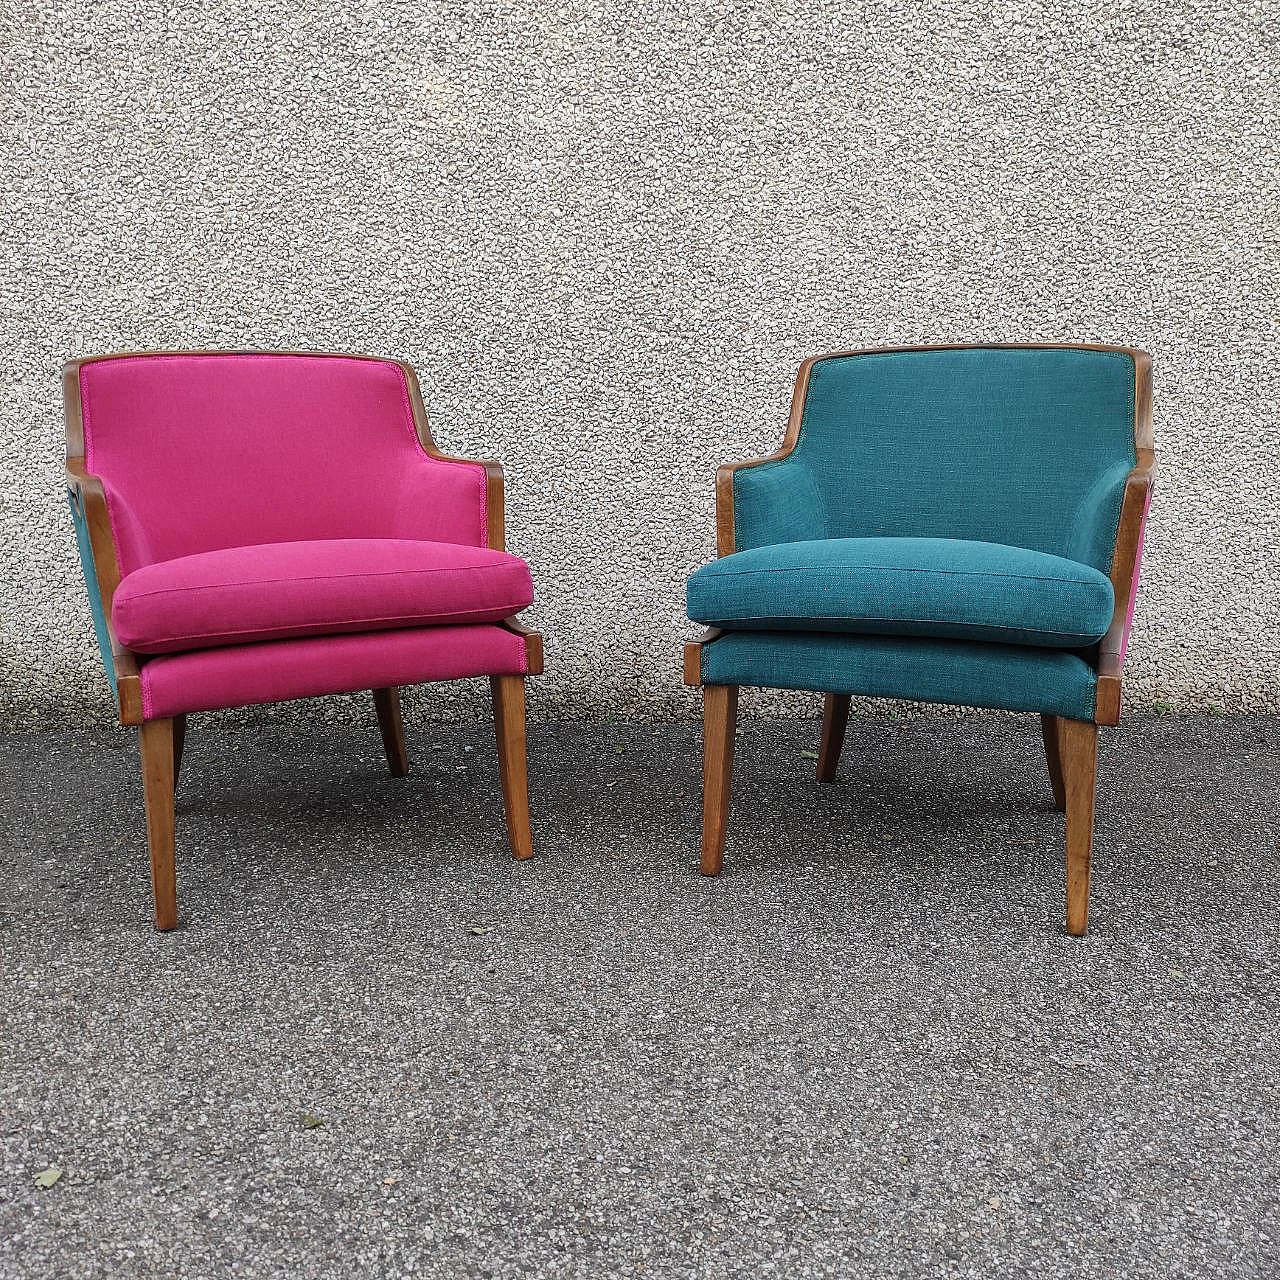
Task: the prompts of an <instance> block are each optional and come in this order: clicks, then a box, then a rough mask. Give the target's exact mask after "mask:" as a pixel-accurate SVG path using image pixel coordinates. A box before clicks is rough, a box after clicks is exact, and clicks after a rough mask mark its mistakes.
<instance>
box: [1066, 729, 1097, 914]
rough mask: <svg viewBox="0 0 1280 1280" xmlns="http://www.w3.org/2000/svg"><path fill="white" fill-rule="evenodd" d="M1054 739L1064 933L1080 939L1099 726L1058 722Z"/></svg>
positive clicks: (1085, 905)
mask: <svg viewBox="0 0 1280 1280" xmlns="http://www.w3.org/2000/svg"><path fill="white" fill-rule="evenodd" d="M1057 739H1058V752H1059V756H1060V758H1061V761H1062V780H1063V790H1064V792H1065V799H1066V810H1067V932H1068V933H1070V934H1074V935H1075V936H1076V937H1080V936H1082V935H1083V934H1084V933H1085V932H1086V931H1087V930H1088V928H1089V868H1090V864H1091V862H1092V859H1093V800H1094V793H1095V791H1096V788H1097V778H1098V726H1097V725H1096V724H1093V723H1092V722H1090V721H1086V720H1064V719H1062V718H1059V719H1058V733H1057Z"/></svg>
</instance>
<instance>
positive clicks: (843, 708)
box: [818, 693, 850, 782]
mask: <svg viewBox="0 0 1280 1280" xmlns="http://www.w3.org/2000/svg"><path fill="white" fill-rule="evenodd" d="M849 701H850V699H849V695H848V694H847V693H829V694H827V696H826V700H825V702H824V703H823V707H822V745H821V746H820V747H819V748H818V781H819V782H834V781H835V780H836V770H837V769H838V768H839V767H840V752H841V751H843V750H844V735H845V729H846V728H847V727H848V724H849Z"/></svg>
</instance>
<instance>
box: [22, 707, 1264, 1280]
mask: <svg viewBox="0 0 1280 1280" xmlns="http://www.w3.org/2000/svg"><path fill="white" fill-rule="evenodd" d="M410 738H411V750H412V753H413V757H414V768H413V771H412V772H411V773H410V775H409V777H408V778H405V779H401V780H396V779H392V778H389V777H388V776H387V775H386V773H385V769H384V767H383V763H382V759H381V752H380V745H379V741H378V736H377V732H376V729H375V728H374V726H373V724H372V713H370V724H369V725H368V726H367V727H365V728H364V729H362V728H360V727H359V726H355V725H346V726H336V727H335V726H333V725H330V724H321V723H316V724H302V725H284V724H271V725H265V726H259V727H253V726H249V727H244V726H241V727H235V726H231V725H228V724H227V723H226V722H224V721H221V720H220V719H219V718H218V717H216V716H202V717H194V718H193V720H192V723H191V726H190V731H189V734H188V741H187V758H186V763H185V765H184V773H183V779H182V786H181V791H180V795H179V801H178V829H179V834H178V841H179V846H178V847H179V854H178V856H179V893H180V908H181V911H182V919H183V925H182V927H181V928H180V929H179V930H178V931H177V932H175V933H173V934H169V935H159V934H156V933H155V932H153V930H152V929H151V927H150V918H151V917H150V900H149V883H148V878H147V870H146V852H145V847H146V846H145V838H144V829H143V819H142V807H141V796H140V785H139V782H138V770H137V756H136V749H135V746H134V742H133V738H132V735H131V734H129V733H126V732H123V731H119V730H112V729H101V730H87V731H84V730H81V731H63V732H44V733H30V734H11V735H8V736H6V737H4V738H3V739H0V752H2V753H3V757H4V759H5V761H6V766H7V767H6V769H5V781H4V787H5V792H6V794H5V802H6V803H5V812H6V814H7V818H6V821H5V823H4V839H5V843H6V846H7V847H6V848H5V850H4V857H3V863H2V869H0V913H2V914H0V959H2V961H3V986H2V987H0V1275H3V1276H5V1277H24V1278H25V1277H42V1278H53V1277H57V1278H61V1277H111V1278H112V1280H116V1278H118V1277H143V1276H146V1277H151V1276H156V1277H159V1276H164V1277H206V1276H207V1277H222V1276H245V1277H325V1278H326V1280H328V1278H329V1277H333V1278H335V1280H336V1278H337V1277H350V1276H366V1275H367V1276H379V1277H398V1276H408V1275H419V1276H441V1277H480V1276H495V1277H506V1276H547V1277H569V1276H572V1277H578V1276H582V1277H587V1276H591V1277H595V1276H615V1275H617V1276H632V1275H643V1276H672V1277H676V1276H680V1277H683V1276H707V1277H722V1276H723V1277H728V1276H734V1277H737V1276H743V1277H748V1276H750V1277H760V1276H775V1275H776V1276H787V1277H807V1276H831V1277H949V1276H966V1277H967V1276H973V1277H983V1278H984V1280H986V1278H988V1277H997V1276H1000V1277H1003V1276H1036V1277H1039V1276H1044V1277H1065V1276H1071V1277H1073V1278H1074V1277H1081V1278H1084V1277H1089V1278H1091V1277H1099V1278H1101V1277H1107V1278H1108V1280H1111V1278H1119V1277H1152V1278H1153V1280H1155V1278H1158V1280H1177V1278H1182V1277H1186V1278H1191V1277H1196V1278H1197V1280H1199V1278H1201V1277H1230V1278H1232V1280H1274V1277H1276V1276H1277V1275H1280V1017H1278V1016H1277V1015H1278V1014H1280V958H1278V957H1280V948H1278V946H1277V941H1278V939H1280V919H1278V916H1280V877H1278V875H1277V867H1278V865H1280V720H1277V719H1276V718H1228V717H1205V718H1184V717H1173V716H1163V717H1151V718H1141V717H1138V718H1132V719H1130V720H1129V721H1128V722H1127V723H1126V725H1125V726H1124V727H1122V728H1121V729H1119V730H1116V731H1109V732H1104V735H1103V739H1102V759H1101V767H1100V782H1099V787H1100V791H1099V805H1098V831H1097V838H1096V845H1095V878H1094V898H1093V902H1094V907H1093V915H1092V929H1091V932H1090V935H1089V936H1088V937H1087V938H1084V939H1072V938H1068V937H1067V936H1066V935H1065V934H1064V933H1063V931H1062V927H1061V915H1062V905H1063V887H1062V858H1061V838H1062V820H1061V815H1059V814H1057V813H1056V812H1055V811H1054V809H1053V807H1052V804H1051V801H1050V793H1049V787H1048V783H1047V779H1046V776H1045V772H1044V765H1043V759H1042V755H1041V744H1040V737H1039V728H1038V724H1037V722H1036V721H1035V719H1034V718H1033V717H1012V716H1011V717H1006V716H996V715H987V716H973V717H954V718H952V717H931V716H921V717H918V718H912V719H904V720H900V721H893V720H889V719H885V718H883V717H878V716H877V717H875V718H872V717H861V718H855V719H854V720H853V721H852V722H851V724H850V730H849V743H848V746H847V748H846V751H845V759H844V763H843V764H842V767H841V779H840V782H839V783H838V784H836V785H835V786H830V787H827V786H820V785H819V784H818V783H816V782H815V781H814V780H813V769H814V761H813V759H812V755H811V753H812V752H813V751H814V750H815V748H816V744H817V725H816V723H813V722H805V723H799V722H795V721H785V722H778V721H755V722H749V723H747V724H746V725H744V727H743V730H742V732H741V735H740V742H739V755H738V767H737V776H736V789H735V801H734V806H733V811H732V815H731V827H730V839H729V847H728V852H727V857H726V868H725V873H724V875H723V876H722V877H721V878H720V879H719V880H716V881H707V880H703V879H702V878H701V877H700V876H699V875H698V873H697V868H696V851H697V828H698V808H699V803H700V791H701V777H700V763H699V761H700V755H699V745H698V736H697V729H696V727H695V726H693V725H689V724H607V725H585V724H538V725H534V726H532V727H531V760H530V771H531V787H532V793H533V801H534V834H535V841H536V846H537V856H536V857H535V858H534V859H533V860H532V861H531V862H528V863H525V864H515V863H513V862H512V861H511V860H510V859H509V857H508V856H507V855H506V852H505V846H504V840H503V836H502V831H501V816H500V815H501V809H500V801H499V791H498V783H497V770H496V764H495V760H494V755H493V750H492V739H491V730H490V726H488V725H487V724H476V725H471V726H466V727H457V726H443V725H436V724H427V723H415V724H412V725H411V726H410ZM806 753H809V754H806ZM50 1169H57V1170H60V1171H61V1175H60V1177H59V1178H58V1180H57V1181H56V1182H54V1184H53V1185H51V1186H49V1187H47V1188H42V1187H40V1186H38V1185H37V1184H36V1179H37V1176H38V1175H40V1174H41V1173H42V1172H44V1171H46V1170H50ZM45 1180H46V1181H47V1180H48V1178H46V1179H45Z"/></svg>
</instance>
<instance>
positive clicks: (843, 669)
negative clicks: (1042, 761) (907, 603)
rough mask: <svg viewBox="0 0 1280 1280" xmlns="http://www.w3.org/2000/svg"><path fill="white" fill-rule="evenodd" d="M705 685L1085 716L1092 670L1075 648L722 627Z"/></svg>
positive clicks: (1090, 709) (1088, 716) (705, 656)
mask: <svg viewBox="0 0 1280 1280" xmlns="http://www.w3.org/2000/svg"><path fill="white" fill-rule="evenodd" d="M702 682H703V683H704V684H731V685H760V686H764V687H767V688H771V689H772V688H776V689H819V690H823V691H825V692H828V693H849V694H858V695H861V696H865V697H873V698H903V699H908V700H914V701H919V702H947V703H952V704H955V705H958V706H965V707H998V708H1001V709H1003V710H1005V711H1038V712H1042V713H1045V714H1048V715H1055V716H1066V717H1068V718H1069V719H1072V720H1092V719H1093V717H1094V710H1095V702H1096V687H1097V676H1096V674H1095V673H1094V671H1093V669H1092V667H1090V665H1089V664H1088V662H1086V661H1085V660H1084V659H1083V658H1082V657H1080V656H1079V655H1078V654H1074V653H1068V652H1066V651H1065V650H1060V649H1031V648H1024V647H1019V646H1015V645H1003V644H988V643H984V642H982V641H971V640H936V639H928V638H922V637H908V636H864V635H832V634H824V633H821V632H799V631H787V632H779V631H755V632H730V633H727V634H725V635H723V636H721V637H720V638H719V639H717V640H713V641H712V642H711V643H709V644H706V645H703V647H702Z"/></svg>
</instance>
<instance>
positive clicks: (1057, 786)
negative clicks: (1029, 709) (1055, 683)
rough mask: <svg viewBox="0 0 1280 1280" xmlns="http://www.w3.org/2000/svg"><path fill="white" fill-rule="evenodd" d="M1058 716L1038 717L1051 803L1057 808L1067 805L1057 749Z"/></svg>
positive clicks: (1060, 761) (1062, 808)
mask: <svg viewBox="0 0 1280 1280" xmlns="http://www.w3.org/2000/svg"><path fill="white" fill-rule="evenodd" d="M1060 723H1061V721H1060V718H1059V717H1058V716H1046V715H1042V716H1041V717H1040V732H1041V734H1042V735H1043V736H1044V759H1045V763H1046V764H1047V765H1048V766H1049V785H1050V787H1052V788H1053V803H1054V804H1055V805H1056V806H1057V807H1058V809H1059V810H1065V809H1066V807H1067V792H1066V788H1065V787H1064V786H1063V785H1062V754H1061V752H1059V750H1058V733H1059V727H1058V726H1059V724H1060Z"/></svg>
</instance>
